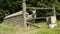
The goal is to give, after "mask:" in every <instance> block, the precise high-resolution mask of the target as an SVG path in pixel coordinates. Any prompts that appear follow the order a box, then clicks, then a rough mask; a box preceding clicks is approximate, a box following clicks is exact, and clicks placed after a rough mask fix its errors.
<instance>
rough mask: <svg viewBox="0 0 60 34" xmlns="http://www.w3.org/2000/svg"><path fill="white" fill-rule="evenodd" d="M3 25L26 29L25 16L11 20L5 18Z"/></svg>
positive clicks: (11, 18) (18, 16)
mask: <svg viewBox="0 0 60 34" xmlns="http://www.w3.org/2000/svg"><path fill="white" fill-rule="evenodd" d="M3 23H4V24H7V25H13V26H21V27H24V23H23V15H22V14H21V15H17V16H13V17H10V18H5V19H4V22H3Z"/></svg>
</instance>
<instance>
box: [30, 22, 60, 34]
mask: <svg viewBox="0 0 60 34" xmlns="http://www.w3.org/2000/svg"><path fill="white" fill-rule="evenodd" d="M37 24H38V25H39V24H40V25H41V24H42V26H43V25H46V24H45V23H37ZM37 29H38V31H36V32H34V33H31V34H60V21H57V27H56V28H37Z"/></svg>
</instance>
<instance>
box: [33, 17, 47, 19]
mask: <svg viewBox="0 0 60 34" xmlns="http://www.w3.org/2000/svg"><path fill="white" fill-rule="evenodd" d="M43 18H46V17H36V18H32V19H43Z"/></svg>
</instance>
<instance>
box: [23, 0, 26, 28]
mask: <svg viewBox="0 0 60 34" xmlns="http://www.w3.org/2000/svg"><path fill="white" fill-rule="evenodd" d="M22 5H23V18H24V25H23V26H24V27H27V24H26V0H23V3H22Z"/></svg>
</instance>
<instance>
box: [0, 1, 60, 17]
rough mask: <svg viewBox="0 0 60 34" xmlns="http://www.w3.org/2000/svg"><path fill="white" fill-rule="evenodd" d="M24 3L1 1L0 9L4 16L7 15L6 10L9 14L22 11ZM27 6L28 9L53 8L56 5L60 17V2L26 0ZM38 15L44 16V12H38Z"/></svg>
mask: <svg viewBox="0 0 60 34" xmlns="http://www.w3.org/2000/svg"><path fill="white" fill-rule="evenodd" d="M22 1H23V0H0V9H2V10H3V12H4V13H2V16H4V14H5V13H6V10H7V12H8V13H9V14H12V13H15V12H17V11H20V10H22ZM26 4H27V7H52V5H54V6H55V8H56V11H57V13H56V14H57V15H60V0H26ZM46 11H48V10H46ZM0 12H2V11H0ZM38 13H40V14H41V15H43V16H44V14H43V11H42V13H41V12H40V11H38ZM48 14H49V13H48ZM48 14H47V15H48ZM2 16H1V17H2Z"/></svg>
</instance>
